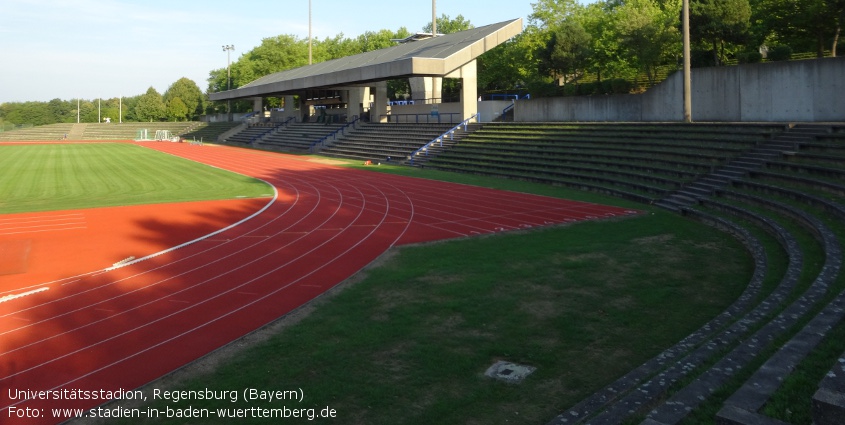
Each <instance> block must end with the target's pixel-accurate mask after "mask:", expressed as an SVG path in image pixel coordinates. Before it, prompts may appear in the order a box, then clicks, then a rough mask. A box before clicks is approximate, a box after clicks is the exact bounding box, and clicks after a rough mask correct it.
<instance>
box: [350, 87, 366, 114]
mask: <svg viewBox="0 0 845 425" xmlns="http://www.w3.org/2000/svg"><path fill="white" fill-rule="evenodd" d="M346 105H347V109H346V115H347V119H348V120H349V121H352V120H353V119H354V117H355V116H356V115H357V116H358V117H359V118H360V117H361V115H362V114H363V113H364V109H365V108H369V107H370V88H369V87H353V88H351V89H349V96H348V97H347V101H346Z"/></svg>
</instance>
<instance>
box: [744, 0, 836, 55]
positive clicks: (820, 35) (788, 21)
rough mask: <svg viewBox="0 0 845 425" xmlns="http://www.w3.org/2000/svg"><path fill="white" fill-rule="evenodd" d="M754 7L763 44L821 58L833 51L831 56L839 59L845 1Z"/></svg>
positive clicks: (767, 0)
mask: <svg viewBox="0 0 845 425" xmlns="http://www.w3.org/2000/svg"><path fill="white" fill-rule="evenodd" d="M753 6H754V7H753V10H754V13H753V16H754V22H755V24H756V26H755V27H756V29H757V30H758V32H760V33H761V34H760V36H759V37H758V38H759V39H760V42H761V43H762V42H766V43H770V44H788V45H790V46H792V47H793V48H796V49H798V50H815V51H816V56H818V57H823V56H824V51H825V49H826V48H828V47H829V48H830V51H831V56H836V49H837V47H838V43H839V37H840V35H841V32H842V24H843V22H844V21H845V0H804V1H802V2H795V1H789V0H756V1H755V2H754V4H753ZM828 43H829V44H828Z"/></svg>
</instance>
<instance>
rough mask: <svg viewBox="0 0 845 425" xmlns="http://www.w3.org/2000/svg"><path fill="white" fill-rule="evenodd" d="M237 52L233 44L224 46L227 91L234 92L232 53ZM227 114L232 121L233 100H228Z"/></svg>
mask: <svg viewBox="0 0 845 425" xmlns="http://www.w3.org/2000/svg"><path fill="white" fill-rule="evenodd" d="M232 50H235V46H234V45H233V44H225V45H223V51H224V52H226V90H232V70H231V66H232V65H231V64H232V57H231V56H230V55H231V52H232ZM226 114H228V117H229V119H228V121H232V99H227V100H226Z"/></svg>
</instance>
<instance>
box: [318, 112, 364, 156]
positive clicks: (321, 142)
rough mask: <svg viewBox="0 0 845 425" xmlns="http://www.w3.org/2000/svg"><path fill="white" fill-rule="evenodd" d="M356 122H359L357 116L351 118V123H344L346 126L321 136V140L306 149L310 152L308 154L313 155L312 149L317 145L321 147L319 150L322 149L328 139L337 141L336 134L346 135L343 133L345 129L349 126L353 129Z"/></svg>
mask: <svg viewBox="0 0 845 425" xmlns="http://www.w3.org/2000/svg"><path fill="white" fill-rule="evenodd" d="M358 120H359V117H358V115H355V116H353V119H352V121H350V122H348V123H346V125H344V126H343V127H341V128H338V129H337V130H335V131H333V132H331V133H329V134H327V135H325V136H323V138H322V139H320V140H317V141H316V142H314V143H312V144H311V146H309V147H308V152H310V153H314V149H315V148H316V147H317V145H320V147H321V148H322V147H325V145H326V140H329V137H331V138H334V139H337V134H338V133H341V134H346V133H345V132H346V129H347V128H348V127H349V126H353V128H354V126H355V123H357V122H358Z"/></svg>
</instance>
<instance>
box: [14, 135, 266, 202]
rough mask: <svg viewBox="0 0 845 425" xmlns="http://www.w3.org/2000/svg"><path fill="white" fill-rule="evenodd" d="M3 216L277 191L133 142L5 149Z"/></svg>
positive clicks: (236, 196) (238, 176)
mask: <svg viewBox="0 0 845 425" xmlns="http://www.w3.org/2000/svg"><path fill="white" fill-rule="evenodd" d="M0 170H2V172H0V214H10V213H21V212H38V211H51V210H66V209H79V208H95V207H110V206H122V205H142V204H153V203H165V202H189V201H208V200H219V199H234V198H255V197H264V196H270V195H269V194H271V193H272V189H271V188H270V187H269V186H267V184H266V183H263V182H261V181H260V180H257V179H254V178H252V177H247V176H243V175H239V174H236V173H232V172H229V171H225V170H221V169H218V168H213V167H208V166H206V165H203V164H199V163H196V162H192V161H187V160H185V159H182V158H177V157H175V156H171V155H166V154H162V153H159V152H156V151H153V150H151V149H145V148H143V147H140V146H137V145H133V144H129V143H97V144H33V145H6V146H0Z"/></svg>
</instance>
